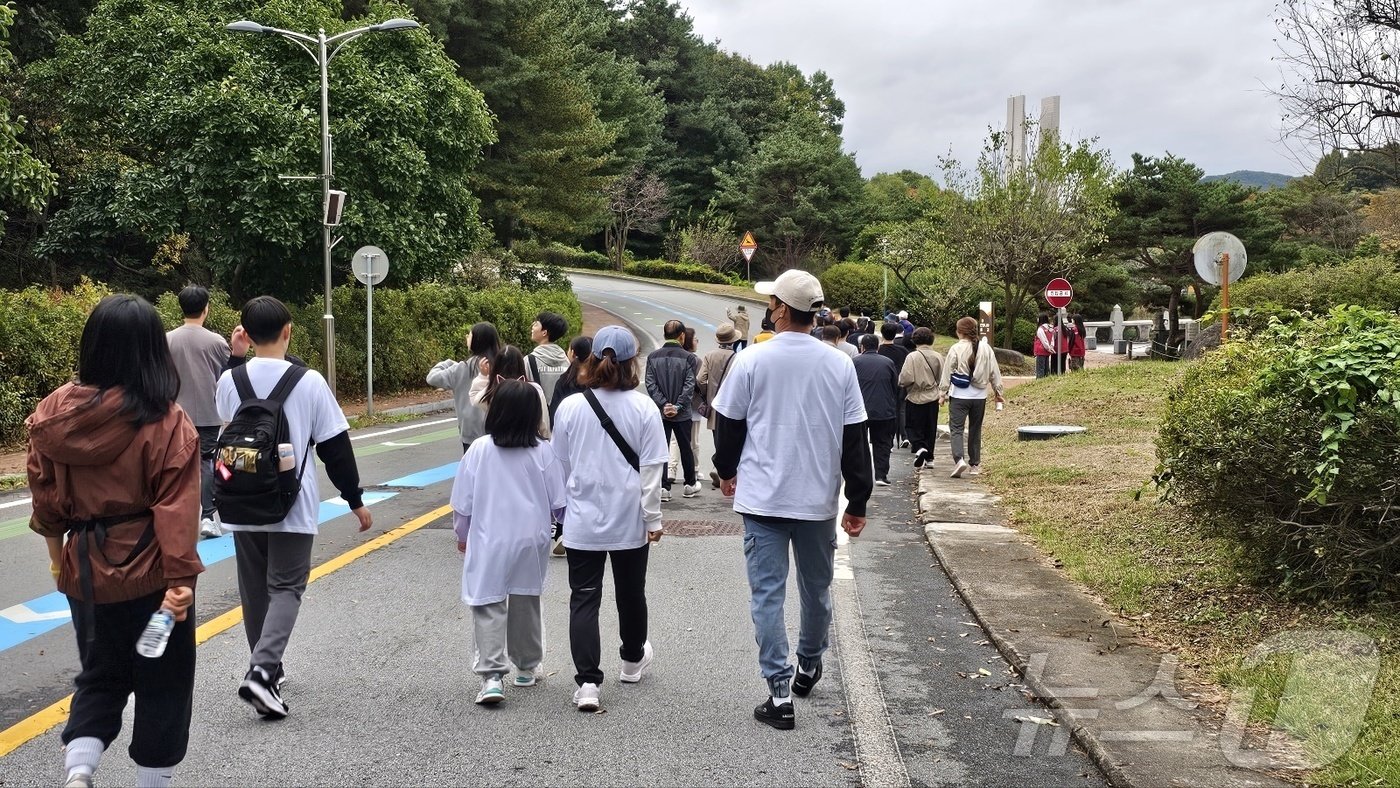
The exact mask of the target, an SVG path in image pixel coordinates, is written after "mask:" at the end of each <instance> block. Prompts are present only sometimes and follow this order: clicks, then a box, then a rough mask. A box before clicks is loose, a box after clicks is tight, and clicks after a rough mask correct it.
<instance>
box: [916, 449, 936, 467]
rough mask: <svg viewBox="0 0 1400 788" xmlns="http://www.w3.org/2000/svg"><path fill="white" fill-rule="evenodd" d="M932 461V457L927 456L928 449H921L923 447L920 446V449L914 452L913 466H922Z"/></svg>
mask: <svg viewBox="0 0 1400 788" xmlns="http://www.w3.org/2000/svg"><path fill="white" fill-rule="evenodd" d="M932 461H933V458H932V457H930V456H929V453H928V449H923V448H921V449H919V450H918V451H916V452H914V467H915V468H922V467H924V466H925V465H927V464H928V463H930V462H932Z"/></svg>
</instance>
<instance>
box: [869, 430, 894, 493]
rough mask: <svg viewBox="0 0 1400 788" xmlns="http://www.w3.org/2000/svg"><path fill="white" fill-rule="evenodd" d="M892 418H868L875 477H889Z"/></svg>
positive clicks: (892, 442)
mask: <svg viewBox="0 0 1400 788" xmlns="http://www.w3.org/2000/svg"><path fill="white" fill-rule="evenodd" d="M895 426H896V421H895V420H894V419H871V420H870V454H871V456H873V457H874V458H875V478H877V479H884V480H885V481H889V479H890V449H892V448H894V433H895Z"/></svg>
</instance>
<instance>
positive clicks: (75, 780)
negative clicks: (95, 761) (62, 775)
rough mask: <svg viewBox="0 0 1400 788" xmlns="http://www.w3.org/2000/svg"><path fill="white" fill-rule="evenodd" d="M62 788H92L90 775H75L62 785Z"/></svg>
mask: <svg viewBox="0 0 1400 788" xmlns="http://www.w3.org/2000/svg"><path fill="white" fill-rule="evenodd" d="M63 788H92V775H90V774H75V775H73V776H71V777H69V778H68V780H67V781H66V782H64V783H63Z"/></svg>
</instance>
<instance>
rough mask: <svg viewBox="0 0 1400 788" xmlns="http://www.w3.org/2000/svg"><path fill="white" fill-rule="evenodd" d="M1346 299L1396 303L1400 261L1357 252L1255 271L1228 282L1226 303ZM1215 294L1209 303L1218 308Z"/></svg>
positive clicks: (1320, 306) (1309, 303) (1272, 308)
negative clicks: (1329, 261) (1335, 260)
mask: <svg viewBox="0 0 1400 788" xmlns="http://www.w3.org/2000/svg"><path fill="white" fill-rule="evenodd" d="M1344 304H1351V305H1355V306H1364V307H1370V308H1373V309H1382V310H1387V311H1389V310H1394V309H1397V308H1400V266H1397V265H1396V261H1395V259H1394V258H1393V257H1386V256H1378V257H1362V258H1358V259H1356V260H1351V261H1349V262H1346V263H1341V264H1339V265H1329V266H1316V267H1312V268H1300V269H1296V270H1293V271H1286V272H1284V273H1280V274H1258V275H1256V276H1250V277H1246V278H1244V279H1241V280H1240V281H1238V282H1236V283H1235V284H1233V285H1231V286H1230V308H1231V309H1232V310H1234V309H1251V310H1255V311H1266V312H1276V311H1278V310H1295V309H1296V310H1300V311H1313V312H1326V311H1328V310H1329V309H1331V308H1333V307H1335V306H1342V305H1344ZM1219 307H1220V299H1219V297H1218V296H1217V297H1216V300H1215V303H1214V308H1215V309H1219Z"/></svg>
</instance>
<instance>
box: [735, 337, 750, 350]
mask: <svg viewBox="0 0 1400 788" xmlns="http://www.w3.org/2000/svg"><path fill="white" fill-rule="evenodd" d="M748 346H749V341H748V340H747V339H736V340H734V352H735V353H738V352H739V351H740V350H743V349H744V348H746V347H748Z"/></svg>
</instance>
